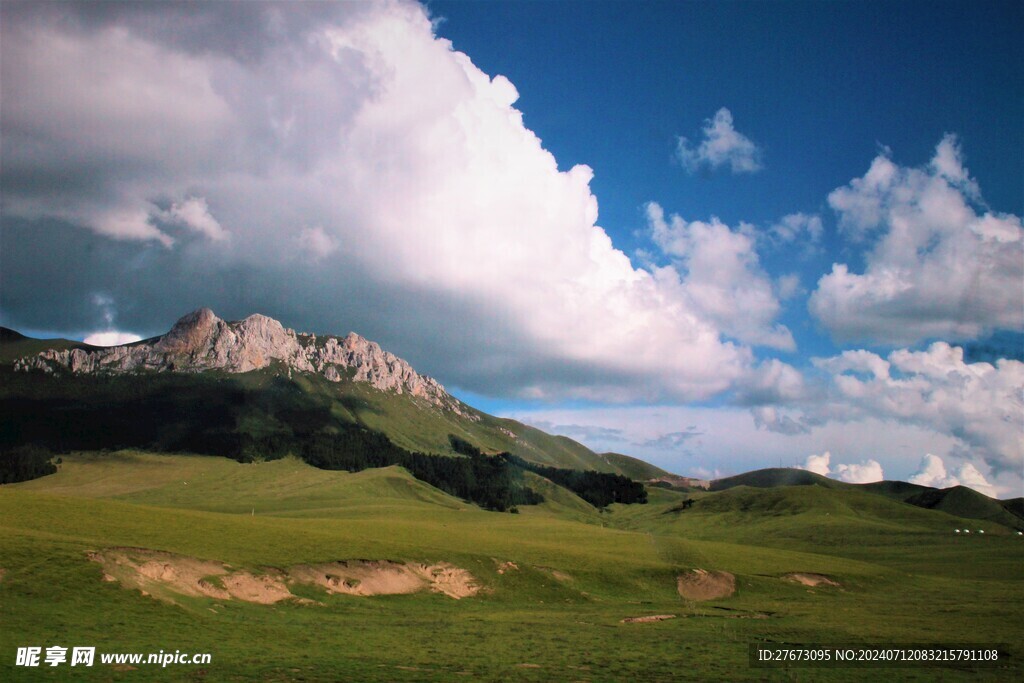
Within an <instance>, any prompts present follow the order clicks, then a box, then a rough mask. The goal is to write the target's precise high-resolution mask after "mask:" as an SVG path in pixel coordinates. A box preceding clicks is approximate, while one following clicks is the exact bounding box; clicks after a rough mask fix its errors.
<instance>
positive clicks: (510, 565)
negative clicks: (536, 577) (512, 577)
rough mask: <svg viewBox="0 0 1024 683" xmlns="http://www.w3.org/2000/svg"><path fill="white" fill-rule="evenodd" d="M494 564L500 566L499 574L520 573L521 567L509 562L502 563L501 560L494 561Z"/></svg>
mask: <svg viewBox="0 0 1024 683" xmlns="http://www.w3.org/2000/svg"><path fill="white" fill-rule="evenodd" d="M494 563H495V564H496V565H498V573H499V574H504V573H505V572H507V571H511V570H515V571H519V565H518V564H516V563H515V562H512V561H511V560H509V561H508V562H501V561H500V560H494Z"/></svg>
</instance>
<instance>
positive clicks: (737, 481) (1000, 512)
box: [708, 467, 1024, 529]
mask: <svg viewBox="0 0 1024 683" xmlns="http://www.w3.org/2000/svg"><path fill="white" fill-rule="evenodd" d="M740 486H745V487H751V488H776V487H783V486H820V487H822V488H826V489H841V490H859V491H865V492H868V493H873V494H876V495H879V496H884V497H885V498H889V499H890V500H894V501H898V502H901V503H907V504H909V505H914V506H916V507H921V508H927V509H933V510H941V511H943V512H947V513H949V514H951V515H954V516H956V517H963V518H966V519H980V520H988V521H992V522H996V523H998V524H1003V525H1005V526H1008V527H1010V528H1012V529H1024V499H1021V498H1015V499H1013V500H1009V501H1000V500H996V499H995V498H990V497H988V496H986V495H984V494H982V493H979V492H978V491H975V490H974V489H971V488H967V487H966V486H954V487H952V488H948V489H936V488H933V487H930V486H921V485H920V484H911V483H908V482H905V481H878V482H872V483H870V484H848V483H846V482H842V481H836V480H835V479H829V478H828V477H823V476H821V475H820V474H816V473H814V472H809V471H807V470H801V469H794V468H780V467H773V468H768V469H763V470H755V471H753V472H746V473H744V474H738V475H736V476H733V477H726V478H724V479H716V480H714V481H712V482H711V484H710V485H709V487H708V490H710V491H727V490H729V489H733V488H736V487H740Z"/></svg>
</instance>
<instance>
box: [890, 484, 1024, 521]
mask: <svg viewBox="0 0 1024 683" xmlns="http://www.w3.org/2000/svg"><path fill="white" fill-rule="evenodd" d="M906 502H907V503H910V504H911V505H917V506H919V507H923V508H928V509H930V510H941V511H943V512H948V513H949V514H951V515H956V516H957V517H966V518H968V519H987V520H989V521H992V522H998V523H999V524H1003V525H1006V526H1008V527H1010V528H1013V529H1024V517H1021V516H1020V515H1017V514H1015V513H1014V512H1013V511H1012V509H1010V508H1008V507H1007V506H1006V505H1005V504H1003V503H1001V502H1000V501H998V500H994V499H992V498H989V497H988V496H986V495H983V494H981V493H978V492H977V491H975V490H974V489H970V488H967V487H966V486H953V487H951V488H948V489H929V490H927V491H923V492H921V493H918V494H915V495H913V496H911V497H909V498H907V499H906Z"/></svg>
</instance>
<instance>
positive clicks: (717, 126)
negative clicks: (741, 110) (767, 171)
mask: <svg viewBox="0 0 1024 683" xmlns="http://www.w3.org/2000/svg"><path fill="white" fill-rule="evenodd" d="M702 132H703V138H702V139H701V141H700V144H698V145H697V146H696V147H694V146H693V145H692V143H691V142H690V141H689V140H687V139H686V138H684V137H680V138H679V139H678V140H677V147H676V154H677V156H678V157H679V161H680V162H681V163H682V164H683V167H684V168H686V170H688V171H689V172H690V173H696V172H697V171H698V170H700V169H701V168H704V167H706V168H710V169H712V170H714V169H717V168H718V167H719V166H724V165H725V164H728V165H729V168H730V169H731V170H732V172H733V173H754V172H756V171H760V170H761V168H762V166H761V156H762V155H761V148H760V147H758V146H757V145H755V144H754V143H753V141H751V140H750V138H748V137H747V136H745V135H743V134H742V133H740V132H739V131H737V130H736V129H735V128H734V127H733V123H732V113H731V112H730V111H729V110H728V109H726V108H725V107H722V108H721V109H719V110H718V111H717V112H716V113H715V116H714V118H712V119H708V120H706V121H705V122H704V128H703V130H702Z"/></svg>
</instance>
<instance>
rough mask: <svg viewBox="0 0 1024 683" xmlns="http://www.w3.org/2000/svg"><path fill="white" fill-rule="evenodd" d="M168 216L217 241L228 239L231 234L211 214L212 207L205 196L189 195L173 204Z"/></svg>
mask: <svg viewBox="0 0 1024 683" xmlns="http://www.w3.org/2000/svg"><path fill="white" fill-rule="evenodd" d="M168 217H169V218H170V220H172V221H175V222H178V223H180V224H182V225H184V226H185V227H187V228H189V229H190V230H193V231H195V232H197V233H199V234H201V235H204V236H205V237H207V238H208V239H211V240H213V241H215V242H219V241H221V240H226V239H227V238H228V236H229V235H228V232H227V231H226V230H224V228H222V227H221V225H220V223H218V222H217V219H216V218H214V217H213V216H211V215H210V207H209V206H208V205H207V204H206V199H205V198H203V197H189V198H188V199H186V200H185V201H183V202H179V203H176V204H174V205H172V206H171V210H170V211H169V212H168Z"/></svg>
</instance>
